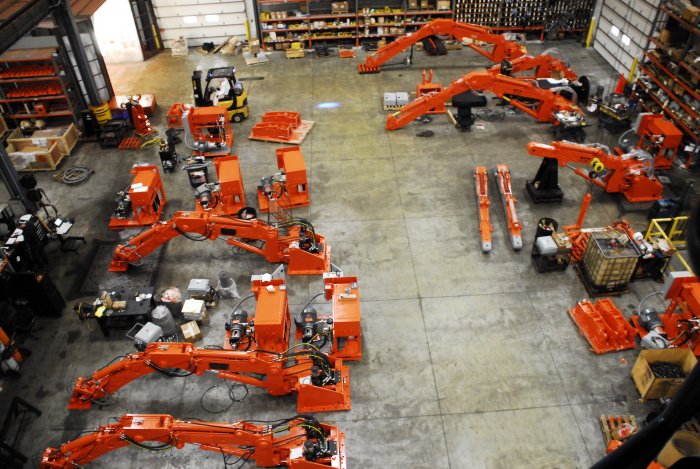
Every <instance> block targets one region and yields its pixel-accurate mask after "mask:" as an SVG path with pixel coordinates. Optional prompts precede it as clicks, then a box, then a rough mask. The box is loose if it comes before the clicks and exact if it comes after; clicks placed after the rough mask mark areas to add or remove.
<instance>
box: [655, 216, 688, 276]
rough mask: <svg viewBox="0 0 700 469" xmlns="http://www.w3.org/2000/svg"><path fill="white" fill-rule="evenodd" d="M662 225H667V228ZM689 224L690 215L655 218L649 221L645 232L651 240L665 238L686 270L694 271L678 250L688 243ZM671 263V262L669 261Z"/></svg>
mask: <svg viewBox="0 0 700 469" xmlns="http://www.w3.org/2000/svg"><path fill="white" fill-rule="evenodd" d="M662 225H666V229H664V228H663V226H662ZM687 225H688V217H675V218H654V219H652V220H651V221H650V222H649V226H648V227H647V231H646V233H645V234H644V239H645V240H646V241H649V240H650V239H651V238H663V239H664V240H666V242H667V243H668V244H669V246H670V247H671V248H672V249H673V255H674V256H675V257H676V259H678V261H679V262H680V263H681V265H683V267H684V268H685V270H687V271H688V272H690V273H694V272H693V269H691V268H690V265H689V264H688V263H687V262H686V260H685V259H684V258H683V256H682V255H681V254H680V252H678V249H679V248H684V247H685V245H686V240H685V239H686V236H685V231H686V226H687ZM669 265H670V263H669Z"/></svg>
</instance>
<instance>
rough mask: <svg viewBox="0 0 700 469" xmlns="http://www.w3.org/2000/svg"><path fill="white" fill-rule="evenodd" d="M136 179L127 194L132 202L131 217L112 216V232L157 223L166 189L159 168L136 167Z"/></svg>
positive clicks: (110, 222)
mask: <svg viewBox="0 0 700 469" xmlns="http://www.w3.org/2000/svg"><path fill="white" fill-rule="evenodd" d="M130 172H131V174H133V175H134V179H133V181H132V182H131V185H130V186H129V190H128V192H127V194H126V195H127V196H128V198H129V199H130V200H131V211H132V213H131V216H130V217H129V218H119V217H117V216H116V215H112V217H111V218H110V220H109V229H110V230H123V229H126V228H134V227H139V226H148V225H153V224H154V223H157V222H158V220H159V219H160V216H161V214H162V213H163V210H164V209H165V203H166V201H167V199H166V197H165V189H164V188H163V181H162V180H161V178H160V172H159V171H158V167H157V166H153V165H148V166H135V167H133V168H132V169H131V171H130Z"/></svg>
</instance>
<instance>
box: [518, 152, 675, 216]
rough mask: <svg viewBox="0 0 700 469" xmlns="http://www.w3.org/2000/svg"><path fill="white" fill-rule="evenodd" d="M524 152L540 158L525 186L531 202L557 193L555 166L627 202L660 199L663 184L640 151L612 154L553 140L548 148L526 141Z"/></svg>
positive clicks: (651, 161)
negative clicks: (540, 161) (567, 169)
mask: <svg viewBox="0 0 700 469" xmlns="http://www.w3.org/2000/svg"><path fill="white" fill-rule="evenodd" d="M527 152H528V153H529V154H530V155H533V156H538V157H540V158H544V160H543V161H542V163H541V165H540V168H539V170H538V171H537V176H536V178H535V179H534V180H533V181H531V182H530V183H529V184H528V192H529V193H530V194H531V196H532V197H533V200H535V201H538V200H539V201H545V199H549V198H552V197H553V196H552V194H554V193H556V192H557V190H559V186H558V185H557V176H556V175H555V174H554V173H556V172H557V171H558V166H568V167H569V168H571V169H573V170H574V173H575V174H577V175H578V176H581V177H582V178H584V179H585V180H587V181H589V182H591V183H593V184H595V185H596V186H598V187H601V188H602V189H604V190H605V192H608V193H621V194H622V195H624V196H625V198H626V199H627V200H628V201H629V202H631V203H640V202H653V201H654V200H658V199H660V198H661V197H662V192H663V185H662V184H661V182H660V181H659V180H658V178H657V177H656V176H655V175H654V160H653V158H652V157H651V155H649V153H647V152H645V151H643V150H640V149H637V150H633V151H632V152H630V153H628V154H625V155H615V154H610V151H609V150H608V148H607V147H605V146H604V145H600V144H593V145H579V144H576V143H571V142H565V141H563V142H562V141H557V142H552V143H551V144H549V145H547V144H544V143H536V142H530V143H528V145H527ZM573 164H584V165H588V166H589V168H587V169H584V168H581V167H575V166H573ZM538 178H539V179H538ZM559 192H560V190H559ZM552 200H554V198H552Z"/></svg>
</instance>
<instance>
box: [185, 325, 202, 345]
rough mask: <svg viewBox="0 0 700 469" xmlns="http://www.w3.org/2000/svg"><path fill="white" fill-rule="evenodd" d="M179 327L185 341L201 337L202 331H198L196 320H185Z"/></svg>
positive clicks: (192, 340)
mask: <svg viewBox="0 0 700 469" xmlns="http://www.w3.org/2000/svg"><path fill="white" fill-rule="evenodd" d="M180 329H182V335H183V336H184V337H185V340H186V341H187V342H194V341H195V340H199V339H201V338H202V333H201V332H200V331H199V326H198V325H197V321H190V322H186V323H185V324H183V325H182V326H180Z"/></svg>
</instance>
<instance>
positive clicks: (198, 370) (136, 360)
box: [68, 342, 350, 412]
mask: <svg viewBox="0 0 700 469" xmlns="http://www.w3.org/2000/svg"><path fill="white" fill-rule="evenodd" d="M172 369H176V370H179V371H173V370H172ZM156 371H157V372H160V373H163V374H166V375H168V376H175V377H178V376H180V377H182V376H189V375H191V374H194V375H197V376H201V375H202V374H204V373H205V372H210V373H214V374H216V375H217V376H218V377H219V378H222V379H230V380H233V381H238V382H240V383H244V384H249V385H251V386H258V387H261V388H264V389H267V392H268V393H269V394H270V395H272V396H285V395H288V394H292V393H295V394H296V395H297V411H298V412H325V411H336V410H349V409H350V378H349V375H348V368H347V366H344V365H343V361H342V360H341V359H334V358H332V357H329V356H328V355H326V354H324V353H322V352H318V351H317V350H316V349H314V348H312V346H310V345H300V346H298V347H292V348H291V349H289V350H287V351H286V352H284V353H276V352H272V351H269V350H249V351H236V350H218V349H209V348H196V347H195V346H194V345H192V344H190V343H186V342H182V343H180V342H153V343H150V344H148V345H147V346H146V349H145V350H144V351H143V352H139V353H130V354H126V355H124V357H123V358H122V359H121V360H120V361H118V362H116V363H113V364H111V365H108V366H106V367H104V368H101V369H99V370H97V371H96V372H94V373H93V374H92V375H91V376H90V377H89V378H84V377H81V378H78V379H77V380H76V383H75V387H74V388H73V394H72V395H71V398H70V401H69V403H68V408H69V409H73V410H84V409H89V408H90V407H91V406H92V404H94V403H97V404H98V405H99V404H100V403H101V401H102V400H104V399H105V398H107V397H108V396H109V395H110V394H112V393H114V392H115V391H117V390H118V389H120V388H122V387H123V386H126V385H127V384H129V383H130V382H131V381H133V380H135V379H136V378H139V377H141V376H145V375H148V374H151V373H154V372H156Z"/></svg>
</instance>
